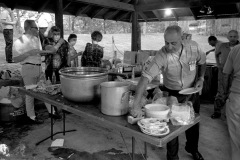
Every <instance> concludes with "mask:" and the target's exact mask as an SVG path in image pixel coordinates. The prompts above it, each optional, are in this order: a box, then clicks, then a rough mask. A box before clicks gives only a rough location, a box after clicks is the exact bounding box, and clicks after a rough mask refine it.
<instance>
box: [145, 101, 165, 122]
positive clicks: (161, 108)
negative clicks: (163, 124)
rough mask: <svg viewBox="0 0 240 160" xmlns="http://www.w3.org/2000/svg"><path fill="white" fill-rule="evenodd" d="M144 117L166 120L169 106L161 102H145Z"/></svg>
mask: <svg viewBox="0 0 240 160" xmlns="http://www.w3.org/2000/svg"><path fill="white" fill-rule="evenodd" d="M144 108H145V117H146V118H158V119H162V120H168V119H169V118H168V114H169V111H170V108H169V107H168V106H167V105H163V104H147V105H146V106H145V107H144Z"/></svg>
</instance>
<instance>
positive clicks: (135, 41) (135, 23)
mask: <svg viewBox="0 0 240 160" xmlns="http://www.w3.org/2000/svg"><path fill="white" fill-rule="evenodd" d="M132 51H138V13H137V12H132Z"/></svg>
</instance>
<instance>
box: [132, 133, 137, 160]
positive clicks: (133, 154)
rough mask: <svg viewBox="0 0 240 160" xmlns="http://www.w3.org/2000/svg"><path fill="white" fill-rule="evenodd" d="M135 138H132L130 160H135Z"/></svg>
mask: <svg viewBox="0 0 240 160" xmlns="http://www.w3.org/2000/svg"><path fill="white" fill-rule="evenodd" d="M135 143H136V142H135V138H134V137H132V160H135V145H136V144H135Z"/></svg>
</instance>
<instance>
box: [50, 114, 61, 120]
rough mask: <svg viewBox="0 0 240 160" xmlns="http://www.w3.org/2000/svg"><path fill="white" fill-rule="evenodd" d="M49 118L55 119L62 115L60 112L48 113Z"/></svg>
mask: <svg viewBox="0 0 240 160" xmlns="http://www.w3.org/2000/svg"><path fill="white" fill-rule="evenodd" d="M49 118H53V119H55V120H57V119H62V116H61V115H60V114H51V113H49Z"/></svg>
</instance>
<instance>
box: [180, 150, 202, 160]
mask: <svg viewBox="0 0 240 160" xmlns="http://www.w3.org/2000/svg"><path fill="white" fill-rule="evenodd" d="M185 150H186V151H187V152H188V153H190V154H192V156H193V159H194V160H204V159H203V157H202V155H201V153H199V152H198V151H195V152H191V151H189V150H188V149H187V148H186V147H185Z"/></svg>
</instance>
